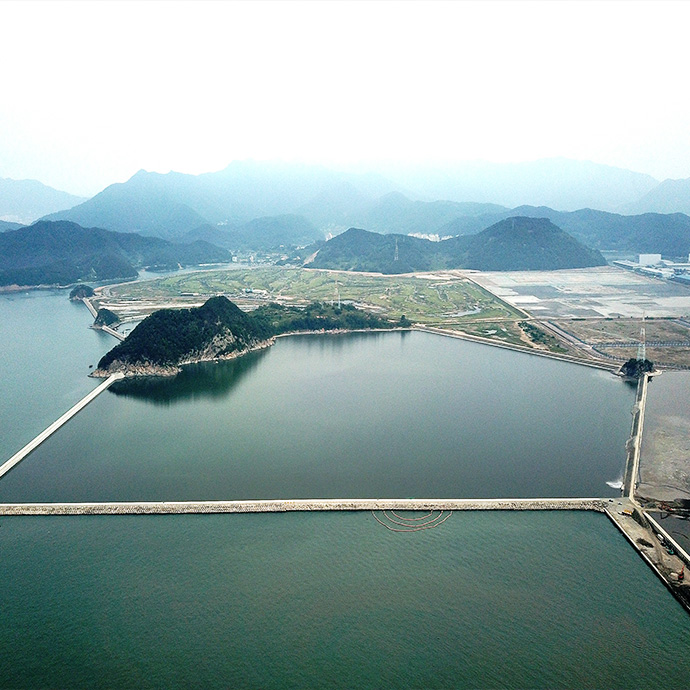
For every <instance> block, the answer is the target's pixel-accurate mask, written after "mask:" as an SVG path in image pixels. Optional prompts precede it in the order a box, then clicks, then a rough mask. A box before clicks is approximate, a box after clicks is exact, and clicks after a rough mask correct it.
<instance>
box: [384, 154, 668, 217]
mask: <svg viewBox="0 0 690 690" xmlns="http://www.w3.org/2000/svg"><path fill="white" fill-rule="evenodd" d="M383 172H384V174H386V175H388V177H389V178H390V179H391V180H393V181H394V182H396V183H398V184H399V185H401V186H403V187H406V188H408V189H413V190H415V192H416V193H417V194H418V195H419V197H420V198H426V199H432V200H433V199H448V200H450V201H475V202H491V203H495V204H501V205H502V206H510V207H514V206H521V205H524V204H530V205H533V206H550V207H551V208H556V209H559V210H561V211H574V210H576V209H579V208H596V209H602V210H606V211H615V210H617V209H618V208H619V207H620V206H622V205H623V204H628V203H632V202H634V201H637V200H638V199H640V197H642V196H643V195H644V194H647V193H648V192H650V191H651V190H652V189H654V188H655V187H656V186H657V185H658V184H659V182H658V180H655V179H654V178H653V177H651V176H650V175H644V174H642V173H636V172H632V171H630V170H624V169H621V168H615V167H611V166H608V165H600V164H598V163H592V162H590V161H576V160H570V159H567V158H546V159H541V160H536V161H531V162H526V163H489V162H485V161H479V162H474V163H472V162H469V163H460V164H456V165H445V166H444V165H434V166H423V165H422V166H419V165H414V166H409V167H405V168H402V167H400V166H397V167H396V168H392V167H391V168H390V169H385V170H384V171H383Z"/></svg>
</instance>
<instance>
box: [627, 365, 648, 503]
mask: <svg viewBox="0 0 690 690" xmlns="http://www.w3.org/2000/svg"><path fill="white" fill-rule="evenodd" d="M648 383H649V375H648V374H643V375H642V377H641V378H640V380H639V381H638V382H637V393H636V395H635V405H634V407H633V411H632V415H633V420H632V428H631V429H630V439H629V440H628V442H627V444H626V449H627V459H626V462H625V474H624V476H623V495H624V496H626V497H628V498H629V499H630V500H631V501H633V502H634V503H635V502H636V501H635V487H636V486H637V479H638V474H639V471H640V451H641V448H642V429H643V427H644V413H645V406H646V403H647V386H648Z"/></svg>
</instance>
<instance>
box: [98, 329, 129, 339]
mask: <svg viewBox="0 0 690 690" xmlns="http://www.w3.org/2000/svg"><path fill="white" fill-rule="evenodd" d="M100 328H101V330H102V331H105V332H106V333H107V334H108V335H112V336H113V337H114V338H117V339H118V340H124V339H125V336H124V335H122V333H118V332H117V331H116V330H115V329H113V328H110V326H101V327H100Z"/></svg>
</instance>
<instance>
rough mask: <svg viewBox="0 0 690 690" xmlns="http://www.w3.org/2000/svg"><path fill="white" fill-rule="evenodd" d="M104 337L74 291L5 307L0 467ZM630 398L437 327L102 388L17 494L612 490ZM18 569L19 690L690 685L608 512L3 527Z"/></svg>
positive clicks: (672, 627)
mask: <svg viewBox="0 0 690 690" xmlns="http://www.w3.org/2000/svg"><path fill="white" fill-rule="evenodd" d="M36 315H40V317H41V319H42V320H43V323H44V325H45V327H44V328H38V327H36V324H34V323H33V322H34V320H35V317H36ZM88 322H89V319H88V316H87V315H86V314H85V313H84V312H83V308H80V307H78V306H75V305H70V304H69V302H67V300H66V294H65V293H55V294H52V293H33V294H31V295H24V296H13V297H11V298H7V297H0V324H1V326H0V327H2V329H3V330H2V344H3V347H2V359H1V360H0V362H1V363H2V368H1V369H0V385H2V386H3V389H2V395H1V396H0V413H1V415H2V416H1V419H2V438H1V439H0V442H1V443H2V450H3V454H4V455H5V456H9V455H10V454H11V453H12V452H13V451H14V450H16V449H17V448H18V447H19V445H21V444H22V443H24V442H25V441H26V440H29V438H30V437H31V436H33V435H34V434H35V433H37V432H38V431H40V430H41V429H43V428H44V427H45V426H47V424H49V423H50V422H51V421H53V420H54V419H55V418H56V417H57V416H58V415H59V414H60V413H61V412H63V411H64V410H65V409H66V408H67V407H69V405H71V404H72V403H73V402H75V401H76V400H77V399H79V398H80V397H81V396H82V395H83V394H84V393H85V392H87V391H88V390H89V389H91V388H92V387H93V386H94V382H92V381H91V380H90V379H88V378H86V377H85V374H86V372H87V371H88V365H89V364H92V363H95V362H96V361H97V359H98V358H99V357H100V355H101V354H102V353H103V352H104V351H106V350H107V349H109V347H111V346H112V344H113V341H112V340H110V339H104V337H103V336H102V335H100V334H98V333H95V332H93V331H89V330H88V329H86V328H85V326H86V324H88ZM46 333H48V334H50V337H49V338H45V334H46ZM29 353H30V354H31V357H30V358H27V357H26V356H25V355H28V354H29ZM495 354H498V355H499V356H497V357H494V355H495ZM401 365H402V366H401ZM542 365H543V366H542ZM439 368H442V370H443V372H444V375H443V376H438V369H439ZM632 397H633V394H632V393H631V392H630V391H629V390H628V389H626V388H625V386H621V385H620V382H618V381H617V380H615V379H612V378H610V377H608V376H607V375H605V374H601V373H598V372H594V371H591V370H589V369H585V368H581V367H571V366H568V365H561V364H558V363H555V362H545V361H543V360H538V359H536V358H530V357H520V356H514V355H512V353H503V352H500V353H499V352H498V351H495V350H492V349H490V348H483V347H480V346H471V347H465V344H464V343H460V342H457V341H451V340H445V339H442V338H433V337H427V336H421V334H419V337H418V334H411V335H408V336H404V337H403V336H400V335H392V336H389V335H378V336H371V337H357V336H355V337H344V338H318V337H315V338H300V339H297V338H294V339H286V340H283V341H281V342H280V343H279V345H278V346H276V347H275V348H273V349H271V350H269V351H267V352H264V353H258V354H256V355H251V356H249V357H247V358H243V359H241V360H238V361H236V362H231V363H228V364H227V365H222V366H209V367H206V366H203V367H198V368H191V369H189V370H187V372H186V373H185V375H183V376H181V377H178V379H176V380H175V381H167V382H148V383H144V384H141V383H139V384H133V385H128V386H126V387H124V388H122V389H120V390H119V391H118V392H111V393H108V394H106V395H103V396H101V397H100V398H99V399H98V400H97V402H96V403H94V404H93V405H90V406H89V407H88V408H87V409H86V410H85V411H84V412H82V413H80V414H79V415H78V416H77V417H76V418H75V419H74V420H73V421H72V422H70V423H69V424H68V425H67V426H66V427H64V429H63V430H62V431H61V432H59V434H57V435H56V436H55V437H54V438H53V439H52V440H51V441H50V442H49V443H48V444H46V445H45V446H44V448H43V449H41V450H40V451H38V452H37V453H35V454H33V455H31V456H29V458H27V459H26V460H25V461H24V462H23V463H22V464H21V465H20V466H19V467H18V468H16V469H15V470H13V471H12V472H11V473H10V474H8V475H7V476H6V477H5V478H4V479H2V481H0V492H2V500H6V499H7V497H8V496H9V495H13V493H14V494H15V495H17V496H21V499H20V500H28V499H29V498H32V497H42V498H44V499H47V500H56V499H57V498H65V497H69V496H71V495H78V496H81V497H88V498H93V499H97V498H99V497H108V498H113V497H131V498H136V497H139V496H142V497H147V498H150V497H156V496H157V495H159V493H160V494H166V492H169V493H171V494H175V492H178V493H177V495H172V496H170V495H166V497H168V498H194V497H196V495H193V494H194V493H197V495H201V496H202V497H213V496H215V495H218V494H221V495H222V496H223V497H241V496H244V495H247V494H249V493H252V492H254V491H256V492H257V493H260V492H265V494H267V495H281V494H282V495H290V494H292V492H294V491H296V490H297V489H301V491H302V492H303V493H307V492H309V491H312V492H313V494H314V495H317V494H322V495H329V494H331V495H333V494H335V493H336V491H339V490H340V489H341V488H342V487H346V488H347V487H349V489H348V491H351V492H352V495H354V494H355V493H357V494H364V495H374V494H377V493H378V492H379V491H380V492H381V493H380V495H417V496H419V495H422V494H424V493H429V492H430V491H436V490H438V495H458V496H462V495H472V494H473V493H477V494H478V495H482V493H483V494H484V495H504V494H510V493H518V492H511V491H510V489H511V487H513V486H515V487H522V489H523V493H524V495H530V494H531V493H539V492H544V491H545V490H548V489H551V490H553V492H554V493H556V492H559V493H561V489H562V488H563V487H564V489H565V490H564V491H563V493H568V494H571V495H575V494H578V493H593V494H599V495H601V494H603V493H605V492H604V490H603V489H604V487H603V486H602V484H603V481H604V479H607V478H610V477H611V476H614V475H616V473H617V472H619V471H620V468H621V466H622V461H623V459H622V457H621V455H622V452H621V448H622V444H623V443H624V441H625V437H626V436H627V433H628V430H629V422H630V416H629V411H630V407H631V405H632ZM408 401H409V403H410V407H408V406H407V404H406V403H407V402H408ZM305 409H306V410H308V412H307V411H305ZM583 419H584V422H583V421H582V420H583ZM353 420H358V421H356V423H355V422H353ZM152 426H153V427H156V428H157V429H158V431H156V433H154V434H153V435H151V431H150V429H151V427H152ZM161 430H162V431H161ZM353 436H355V437H356V438H355V439H354V440H353V439H352V438H351V437H353ZM418 436H419V438H417V437H418ZM8 439H9V440H8ZM209 439H216V440H215V441H214V440H209ZM161 443H162V444H163V445H162V446H160V445H157V444H161ZM341 444H344V446H343V448H341ZM262 446H265V447H264V448H263V450H262ZM49 448H50V449H51V450H50V452H46V449H49ZM293 448H297V450H294V451H293V450H292V449H293ZM178 449H182V450H178ZM245 454H246V456H245ZM243 458H244V459H243ZM290 463H297V466H296V467H291V466H290ZM580 465H584V466H585V470H584V471H583V470H582V468H581V467H580ZM245 475H247V476H246V477H245ZM588 475H591V476H590V477H589V479H588V478H587V476H588ZM204 477H208V479H204ZM588 482H589V483H588ZM573 485H576V487H577V488H576V489H575V490H573ZM141 487H143V489H142V488H141ZM190 487H191V488H192V489H193V491H190V490H189V489H190ZM216 487H217V492H216ZM372 487H373V488H372ZM388 487H392V488H390V489H388ZM228 489H230V491H229V490H228ZM279 489H280V491H278V490H279ZM365 489H368V490H367V491H366V492H365ZM584 489H591V491H589V490H588V491H584ZM597 489H601V490H597ZM274 492H276V493H274ZM228 494H230V495H229V496H228ZM0 554H1V556H2V557H1V558H0V578H1V581H2V583H3V586H2V588H1V589H0V606H1V610H2V620H3V625H2V626H0V649H2V654H0V687H2V688H45V687H50V688H63V687H70V688H92V687H103V688H132V687H152V688H176V687H180V688H182V687H185V688H186V687H234V688H257V687H262V688H296V687H310V688H311V687H314V688H320V687H324V688H329V687H330V688H334V687H348V688H349V687H358V688H380V687H396V688H397V687H406V688H408V687H414V688H473V687H482V688H530V687H540V688H541V687H551V688H572V687H578V688H589V687H592V688H595V687H599V688H600V687H611V688H617V687H620V688H624V687H626V688H627V687H658V686H659V684H660V682H661V681H660V677H663V683H664V684H665V685H669V686H671V687H683V686H684V685H685V684H686V681H687V678H688V674H689V673H690V661H689V660H688V655H687V640H688V634H689V633H690V618H688V616H687V614H685V612H684V611H683V609H682V608H681V607H680V606H679V605H678V604H677V603H676V602H675V600H674V599H673V598H672V597H671V596H670V594H668V592H667V591H666V590H665V588H664V587H663V586H662V585H661V583H660V582H659V581H658V580H657V579H656V578H655V577H654V576H653V575H652V574H651V572H650V571H649V570H648V569H647V567H646V566H645V565H644V564H643V562H642V561H641V560H640V559H639V557H638V556H637V555H636V554H635V553H634V551H633V550H632V549H631V548H630V547H629V546H628V545H627V543H626V542H625V541H624V539H623V538H622V537H621V535H620V534H619V533H618V532H617V531H616V530H615V529H614V528H613V526H612V525H611V524H610V523H609V522H608V520H607V519H606V518H605V517H603V516H601V515H595V514H587V513H481V514H480V513H455V514H454V515H452V516H451V518H450V519H449V520H448V521H446V522H445V523H444V524H443V525H442V526H441V527H439V528H438V529H435V530H428V531H424V532H416V533H412V534H398V533H393V532H389V531H387V530H385V529H384V528H383V527H382V526H381V525H379V524H378V523H377V522H376V521H375V520H374V518H373V517H372V516H371V515H370V514H368V513H338V514H332V513H331V514H329V513H320V514H282V515H281V514H274V515H270V514H269V515H222V516H203V515H199V516H129V517H124V516H122V517H121V516H107V517H87V516H83V517H74V518H70V517H54V518H47V517H37V518H4V519H2V520H1V521H0ZM660 674H662V676H660Z"/></svg>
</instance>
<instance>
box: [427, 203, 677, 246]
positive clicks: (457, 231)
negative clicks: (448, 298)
mask: <svg viewBox="0 0 690 690" xmlns="http://www.w3.org/2000/svg"><path fill="white" fill-rule="evenodd" d="M511 216H528V217H531V218H548V219H549V220H550V221H551V222H552V223H554V224H555V225H557V226H558V227H559V228H562V229H563V230H565V231H566V232H567V233H569V234H570V235H572V236H573V237H575V239H577V240H579V241H580V242H582V243H584V244H586V245H587V246H588V247H592V248H594V249H599V250H613V251H621V252H630V253H645V252H648V253H657V252H658V253H660V254H663V255H664V256H666V257H683V256H687V255H688V254H689V253H690V217H689V216H686V215H685V214H683V213H670V214H662V213H645V214H643V215H638V216H624V215H621V214H619V213H607V212H605V211H596V210H594V209H589V208H583V209H580V210H579V211H571V212H561V211H554V210H553V209H552V208H548V207H546V206H538V207H537V206H520V207H518V208H514V209H512V210H510V211H501V212H498V213H494V212H492V213H488V214H482V215H478V216H469V215H467V216H458V217H457V218H455V219H454V220H453V221H451V222H450V223H448V224H447V225H445V226H444V227H442V228H441V229H440V230H439V233H440V234H441V235H454V236H455V235H468V234H474V233H477V232H480V231H481V230H483V229H485V228H487V227H490V226H491V225H493V224H495V223H497V222H498V221H500V220H505V219H506V218H509V217H511Z"/></svg>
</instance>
